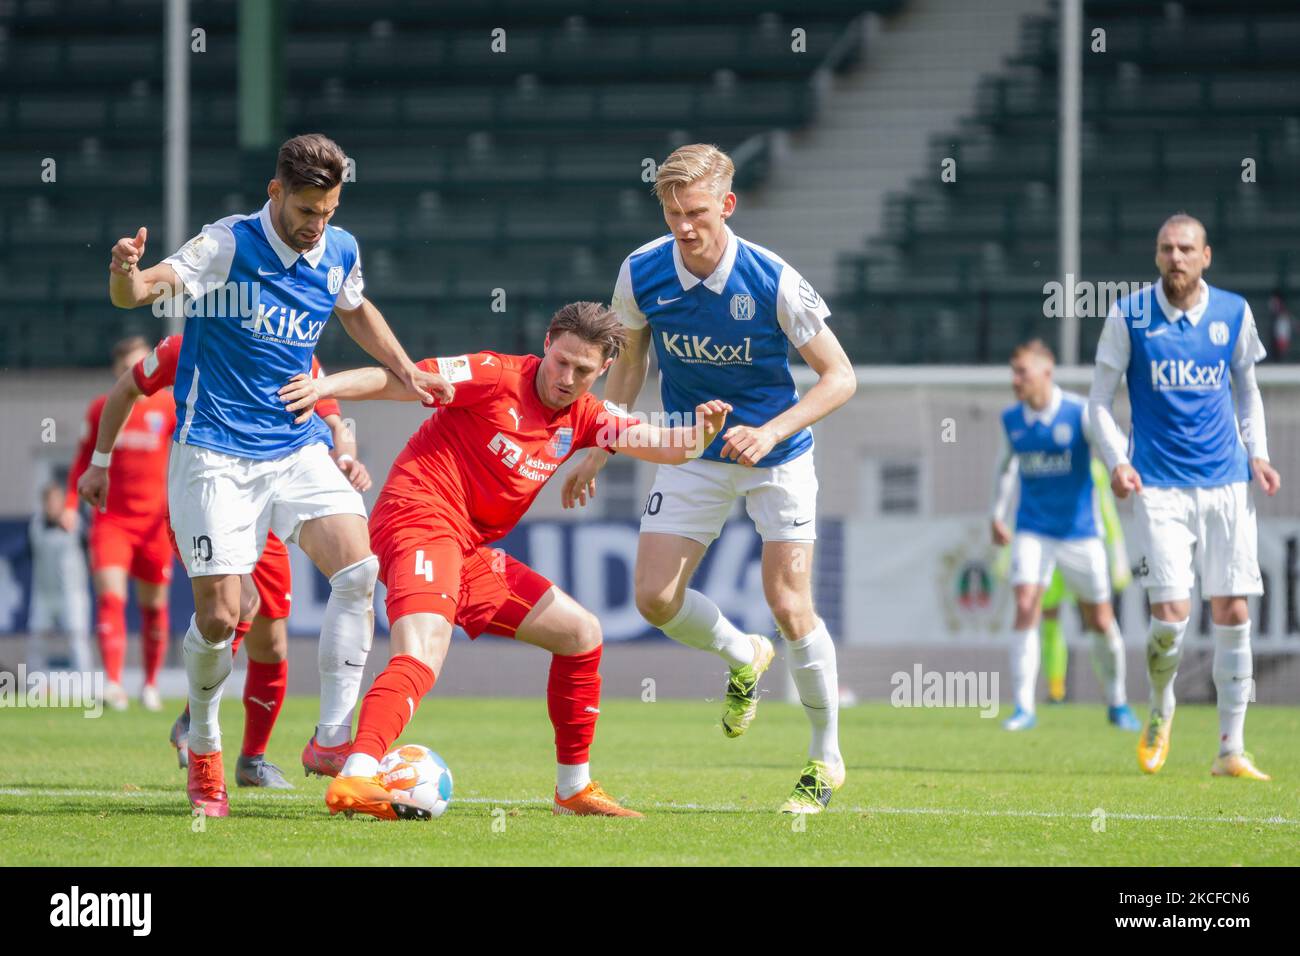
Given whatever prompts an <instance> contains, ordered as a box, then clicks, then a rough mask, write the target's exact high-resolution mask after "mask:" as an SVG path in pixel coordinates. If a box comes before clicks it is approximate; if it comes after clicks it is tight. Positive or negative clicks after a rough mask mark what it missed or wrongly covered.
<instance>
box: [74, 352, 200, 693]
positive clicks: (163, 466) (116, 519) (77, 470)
mask: <svg viewBox="0 0 1300 956" xmlns="http://www.w3.org/2000/svg"><path fill="white" fill-rule="evenodd" d="M148 354H149V343H148V342H146V341H145V340H144V339H143V338H141V337H140V336H138V335H137V336H132V337H131V338H127V339H123V340H122V341H121V342H118V343H117V344H116V345H115V346H113V377H114V378H115V379H116V378H120V377H121V375H122V374H123V372H124V371H125V370H126V369H128V368H130V367H131V365H133V364H134V363H135V362H137V361H138V360H139V359H140V358H141V357H143V356H145V355H148ZM107 398H108V396H107V394H105V395H100V396H99V397H98V398H96V399H95V400H94V401H93V402H91V403H90V407H89V408H87V409H86V420H85V424H84V426H83V430H82V435H81V443H80V444H79V445H78V446H77V455H76V458H75V459H74V461H73V464H72V468H71V469H70V470H69V472H68V489H67V500H66V504H65V506H64V509H65V510H64V517H63V522H62V523H63V526H64V527H65V528H68V529H71V528H72V527H74V526H75V522H76V519H77V512H76V508H77V482H78V481H79V480H80V479H81V476H82V475H83V474H85V473H86V470H87V469H88V468H91V467H96V468H99V469H106V470H107V472H108V473H111V474H112V477H113V493H112V494H111V495H110V496H109V497H108V499H107V500H106V501H105V502H104V506H103V508H102V509H96V510H95V511H94V512H93V513H92V515H91V519H90V568H91V572H92V575H93V580H94V584H95V633H96V635H97V636H98V638H99V655H100V658H101V659H102V661H103V664H104V679H105V684H104V699H105V702H106V703H107V704H108V706H109V707H111V708H113V709H114V710H124V709H126V705H127V694H126V690H125V689H124V688H123V687H122V664H123V662H124V660H125V658H126V585H127V580H128V579H130V580H132V581H134V582H135V597H136V603H137V604H139V606H140V638H141V644H142V645H143V647H142V651H143V653H142V655H141V656H142V660H143V664H144V685H143V686H142V687H141V689H140V703H141V704H142V705H144V708H145V709H146V710H160V709H161V708H162V699H161V697H160V696H159V694H158V672H159V671H160V670H162V665H163V659H164V657H165V656H166V654H167V638H168V635H169V633H170V630H171V629H170V626H169V623H168V614H167V589H168V587H169V586H170V584H171V579H172V549H171V544H170V543H169V542H168V538H167V534H168V529H167V453H168V450H169V449H170V447H171V442H170V441H169V440H168V436H170V435H171V433H172V431H173V429H175V427H176V406H175V403H174V402H173V401H172V396H171V393H170V392H167V393H160V394H158V395H156V396H153V397H151V398H149V399H148V400H147V401H143V402H139V403H137V404H135V405H133V406H132V407H131V408H130V416H129V417H128V418H127V420H126V422H125V423H124V424H123V425H122V427H121V429H120V434H119V432H118V431H115V432H114V437H115V439H116V443H115V444H110V445H108V446H107V448H106V449H105V450H104V451H102V452H101V451H96V450H95V437H96V435H97V434H98V433H99V421H100V416H101V415H102V414H103V410H104V403H105V401H106V400H107Z"/></svg>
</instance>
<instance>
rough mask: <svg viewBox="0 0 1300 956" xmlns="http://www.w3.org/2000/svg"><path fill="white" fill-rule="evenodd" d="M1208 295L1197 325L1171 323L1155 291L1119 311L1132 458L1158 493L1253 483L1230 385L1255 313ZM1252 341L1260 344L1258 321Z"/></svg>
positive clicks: (1226, 297) (1218, 294)
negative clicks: (1124, 335)
mask: <svg viewBox="0 0 1300 956" xmlns="http://www.w3.org/2000/svg"><path fill="white" fill-rule="evenodd" d="M1206 289H1207V293H1208V297H1207V299H1206V300H1205V306H1204V311H1203V312H1200V314H1199V318H1198V319H1197V320H1196V321H1195V322H1193V321H1192V320H1191V319H1190V318H1188V317H1187V315H1186V314H1182V315H1181V316H1179V317H1178V318H1177V320H1176V321H1172V322H1171V321H1169V319H1168V318H1166V313H1165V311H1164V309H1163V308H1162V303H1159V302H1157V301H1156V298H1155V296H1156V286H1151V287H1149V288H1147V289H1144V290H1143V291H1142V292H1138V293H1135V294H1134V295H1132V296H1129V297H1128V298H1127V299H1124V300H1122V301H1121V302H1119V303H1118V304H1117V309H1118V311H1119V317H1120V318H1121V319H1122V320H1123V322H1124V326H1125V328H1126V329H1127V333H1128V341H1129V360H1128V368H1127V373H1128V391H1129V402H1130V404H1131V405H1132V408H1133V434H1132V438H1131V440H1130V446H1131V447H1130V457H1131V458H1132V460H1133V467H1134V468H1135V469H1137V473H1138V474H1139V475H1141V476H1142V481H1143V483H1144V484H1148V485H1152V486H1154V487H1200V488H1208V487H1214V486H1216V485H1225V484H1231V483H1234V482H1238V481H1249V480H1250V465H1249V462H1248V460H1247V455H1246V448H1245V446H1244V445H1243V444H1242V441H1241V437H1240V435H1239V434H1238V431H1237V415H1236V408H1235V406H1234V404H1233V399H1232V387H1231V381H1230V379H1231V371H1232V367H1233V362H1234V356H1236V355H1237V354H1238V339H1239V337H1240V336H1241V335H1242V332H1243V326H1244V324H1245V323H1244V320H1245V318H1246V316H1247V315H1248V314H1249V311H1248V307H1247V306H1246V300H1245V299H1243V298H1242V297H1241V296H1239V295H1235V294H1233V293H1231V292H1225V291H1224V290H1222V289H1216V288H1214V287H1213V286H1207V287H1206ZM1175 314H1177V313H1176V311H1175ZM1135 319H1136V320H1137V321H1135ZM1249 334H1250V335H1251V336H1255V331H1254V322H1253V320H1252V321H1251V322H1250V323H1249ZM1255 348H1258V353H1256V352H1255ZM1255 348H1250V349H1248V351H1247V355H1248V356H1249V361H1251V362H1254V361H1256V360H1257V359H1258V358H1259V357H1260V354H1262V351H1263V349H1262V347H1259V346H1258V345H1257V344H1256V345H1255Z"/></svg>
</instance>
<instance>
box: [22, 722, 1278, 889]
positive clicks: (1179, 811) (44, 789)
mask: <svg viewBox="0 0 1300 956" xmlns="http://www.w3.org/2000/svg"><path fill="white" fill-rule="evenodd" d="M223 710H224V713H225V721H226V734H227V736H226V743H227V745H228V747H229V748H231V754H232V755H231V756H230V757H228V763H227V780H228V782H229V783H231V784H233V780H234V778H233V772H234V766H233V765H234V757H233V751H234V750H235V749H237V747H238V742H239V735H240V732H241V720H242V714H241V709H240V706H239V703H238V701H237V700H234V701H227V702H226V704H225V706H224V707H223ZM602 710H603V713H602V715H601V719H600V724H599V728H598V732H597V738H596V746H595V750H594V752H593V769H594V771H595V776H596V779H598V780H600V781H601V782H602V783H603V784H604V785H605V786H606V787H607V789H609V790H610V791H611V792H612V793H614V794H615V795H616V796H618V797H619V798H620V799H622V800H624V801H625V802H626V803H627V805H629V806H632V807H636V808H638V809H641V810H643V811H645V813H646V814H647V819H645V820H640V821H638V820H606V819H593V818H573V817H558V818H557V817H552V816H551V811H550V802H549V797H550V793H551V789H552V786H553V775H554V765H553V762H552V761H553V750H552V747H551V728H550V724H549V723H548V721H547V719H546V707H545V702H544V700H542V699H540V698H539V699H538V700H485V699H453V698H441V699H439V698H433V699H429V700H426V701H425V702H424V705H423V706H422V707H421V709H420V712H419V713H418V714H417V715H416V718H415V722H414V723H413V725H412V726H411V727H410V728H409V729H408V730H407V733H406V734H405V736H404V737H403V740H404V741H406V742H413V743H423V744H426V745H428V746H431V747H433V748H434V749H435V750H437V751H439V752H440V753H441V754H442V755H443V756H444V757H445V758H446V759H447V761H448V763H449V764H450V765H451V767H452V770H453V773H454V775H455V781H456V795H455V799H454V800H453V803H452V805H451V807H450V809H449V810H448V811H447V813H446V814H445V815H444V816H443V817H442V818H441V819H439V820H434V821H431V822H401V823H388V822H381V821H378V820H372V819H369V818H362V817H357V818H354V819H352V820H347V819H344V818H343V817H341V816H340V817H336V818H331V817H330V816H329V814H328V813H327V812H326V810H325V806H324V801H323V799H322V796H323V793H324V790H325V783H324V782H323V781H321V780H319V779H317V778H315V777H312V778H310V779H305V778H304V777H303V776H302V775H301V768H300V766H299V764H298V753H299V750H300V748H301V746H302V744H303V742H304V741H305V740H306V739H307V737H308V735H309V734H310V733H311V729H312V723H313V719H314V716H315V701H314V700H311V699H307V698H295V699H290V700H289V701H287V702H286V705H285V708H284V712H283V713H282V715H281V718H280V722H279V724H278V726H277V727H276V732H275V736H274V737H273V739H272V741H271V750H270V752H269V754H268V756H269V757H270V759H272V760H273V761H275V762H277V763H278V764H279V765H280V766H281V767H282V768H284V770H285V772H286V774H288V775H289V777H290V779H291V780H293V782H294V784H295V786H296V788H297V789H296V790H294V791H292V792H270V791H256V790H241V789H237V788H235V787H233V786H231V816H230V817H229V818H227V819H222V820H207V821H204V826H203V827H202V828H201V829H198V828H197V823H198V822H199V821H196V820H195V819H194V818H193V817H191V815H190V812H189V807H188V805H187V803H186V801H185V794H184V776H183V773H182V771H180V770H179V769H178V768H177V767H176V762H175V759H174V756H173V753H172V750H171V748H170V747H168V745H167V742H166V737H167V731H168V728H169V726H170V723H171V719H172V717H173V716H174V713H173V711H174V707H173V706H172V705H171V704H169V706H168V708H167V710H166V711H165V712H164V713H163V714H149V713H145V712H143V711H141V710H140V709H139V708H138V707H133V709H132V710H131V711H129V712H128V713H125V714H116V713H106V714H104V716H103V717H102V718H100V719H97V720H87V719H84V718H82V716H81V714H80V712H79V711H71V710H25V709H13V710H6V711H4V712H2V713H0V727H2V732H0V863H4V864H34V865H43V866H60V865H78V864H79V865H104V864H112V865H132V866H134V865H153V864H180V865H262V866H265V865H274V866H287V865H294V864H314V865H330V864H376V865H385V864H401V865H440V864H448V865H457V864H458V865H473V864H493V865H503V864H504V865H530V864H540V865H553V864H648V865H660V864H715V865H717V864H721V865H730V864H734V863H737V862H739V863H745V864H759V865H763V864H796V865H798V864H947V865H953V864H955V865H1014V864H1040V865H1042V864H1045V865H1053V864H1083V865H1103V866H1104V865H1136V866H1152V865H1171V864H1208V865H1231V864H1243V865H1261V864H1274V865H1276V864H1287V865H1290V864H1294V863H1295V861H1296V859H1297V855H1298V854H1300V814H1298V813H1297V811H1296V807H1297V806H1298V805H1300V801H1298V799H1297V798H1300V709H1295V708H1278V707H1273V708H1270V707H1253V708H1251V711H1250V715H1249V718H1248V720H1247V740H1248V741H1249V742H1250V744H1251V746H1252V749H1253V751H1254V753H1255V756H1256V757H1257V758H1258V761H1259V764H1260V766H1261V767H1262V768H1263V769H1265V770H1266V771H1270V772H1271V773H1272V774H1273V775H1274V780H1273V781H1272V782H1271V783H1257V782H1251V781H1244V780H1221V779H1212V778H1211V777H1210V776H1209V765H1210V760H1211V758H1212V757H1213V751H1214V747H1215V742H1216V726H1217V725H1216V718H1215V714H1214V711H1213V709H1212V708H1210V707H1201V706H1184V707H1181V708H1179V711H1178V717H1177V722H1176V723H1175V726H1174V737H1173V750H1172V753H1171V755H1170V758H1169V762H1168V764H1167V765H1166V767H1165V769H1164V770H1163V771H1162V772H1161V773H1160V774H1159V775H1157V776H1155V777H1148V776H1144V775H1143V774H1141V773H1140V772H1139V771H1138V769H1137V762H1136V759H1135V757H1134V742H1135V738H1134V736H1133V735H1131V734H1125V733H1122V732H1120V731H1116V730H1113V729H1112V728H1110V727H1108V726H1107V725H1106V723H1105V719H1104V716H1103V712H1102V709H1101V708H1100V707H1098V706H1084V705H1066V706H1063V707H1059V708H1052V707H1044V708H1043V709H1042V710H1041V711H1040V713H1039V726H1038V728H1037V729H1036V730H1034V731H1031V732H1029V733H1025V734H1008V733H1005V732H1003V731H1002V730H1000V729H999V726H998V722H997V721H996V720H983V719H980V718H979V717H978V715H977V712H975V711H973V710H919V709H918V710H906V709H895V708H891V707H889V706H888V705H886V704H878V703H873V704H866V705H862V706H857V707H851V708H845V709H844V711H843V712H842V716H841V729H840V734H841V740H842V742H843V746H844V755H845V758H846V760H847V762H848V768H849V777H848V782H847V784H846V785H845V787H844V789H842V790H841V791H840V792H839V793H838V794H837V795H836V798H835V800H834V801H833V802H832V804H831V812H828V813H825V814H822V815H820V816H818V817H811V818H804V819H803V820H802V821H800V820H796V819H795V818H791V817H783V816H781V815H779V814H778V813H776V812H775V808H776V807H777V806H778V805H779V804H780V802H781V800H782V799H783V798H784V797H785V796H786V794H787V793H788V792H789V790H790V788H791V786H792V785H793V784H794V782H795V778H796V776H797V774H798V771H799V768H800V766H801V762H802V760H801V758H802V756H803V753H804V747H805V744H806V739H807V737H806V734H807V730H806V723H805V721H804V717H803V714H802V712H801V711H800V709H799V708H797V707H793V706H790V705H787V704H783V703H778V702H773V701H766V702H764V704H763V705H762V707H761V708H760V710H759V716H758V720H757V721H756V722H755V724H754V726H753V727H752V728H751V730H750V732H749V734H747V735H746V736H745V737H743V738H741V739H739V740H727V739H725V738H724V737H723V735H722V733H721V731H720V729H719V727H718V724H717V718H718V707H717V705H715V704H711V703H702V702H701V703H687V702H666V701H660V702H658V703H640V702H634V701H621V700H611V701H606V702H605V704H604V705H603V708H602ZM801 824H802V825H801Z"/></svg>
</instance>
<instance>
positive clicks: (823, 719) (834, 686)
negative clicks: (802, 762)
mask: <svg viewBox="0 0 1300 956" xmlns="http://www.w3.org/2000/svg"><path fill="white" fill-rule="evenodd" d="M785 646H786V651H787V654H788V657H787V660H788V661H789V666H790V676H791V677H792V678H794V686H795V688H796V689H797V690H798V691H799V702H800V703H801V704H803V712H804V713H805V714H807V715H808V723H809V724H810V725H811V726H812V738H811V739H810V740H809V742H808V756H809V757H811V758H812V759H813V760H820V761H822V762H823V763H826V764H832V765H834V764H841V763H843V762H844V758H843V757H841V756H840V681H839V675H838V674H837V673H836V667H835V642H834V641H832V640H831V636H830V634H829V633H828V632H827V630H826V622H825V621H823V620H820V619H819V620H818V621H817V626H816V627H814V628H813V629H812V630H811V631H809V632H808V633H807V634H805V635H804V636H803V637H801V638H800V639H799V640H797V641H787V642H786V645H785Z"/></svg>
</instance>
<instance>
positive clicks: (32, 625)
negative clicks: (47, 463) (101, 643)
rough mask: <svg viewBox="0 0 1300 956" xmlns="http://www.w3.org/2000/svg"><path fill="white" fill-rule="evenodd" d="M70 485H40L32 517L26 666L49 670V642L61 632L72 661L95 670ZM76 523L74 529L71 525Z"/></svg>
mask: <svg viewBox="0 0 1300 956" xmlns="http://www.w3.org/2000/svg"><path fill="white" fill-rule="evenodd" d="M66 505H67V486H66V485H65V483H64V482H63V481H62V480H60V479H59V478H57V477H56V478H51V479H50V481H49V482H47V483H46V485H45V487H44V488H42V489H41V509H40V511H38V512H37V513H36V514H34V515H33V516H32V521H31V524H30V525H29V526H28V528H27V542H28V547H29V548H30V549H31V555H32V596H31V603H30V605H29V607H28V610H27V630H28V638H27V670H28V671H29V672H35V671H44V670H48V669H49V666H50V656H49V644H48V641H49V639H50V638H51V637H53V636H54V635H56V634H58V635H61V636H63V637H64V638H66V640H67V642H68V658H69V660H68V663H69V666H70V667H71V668H72V670H74V671H77V672H78V673H82V674H84V673H87V672H88V671H90V669H91V666H92V661H91V657H90V607H89V602H88V601H87V584H88V582H87V580H86V577H87V575H86V558H85V555H84V554H82V551H81V534H80V531H79V529H78V527H77V524H76V522H68V521H67V520H66V519H67V514H66ZM69 523H71V525H72V527H71V528H69V527H68V524H69Z"/></svg>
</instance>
